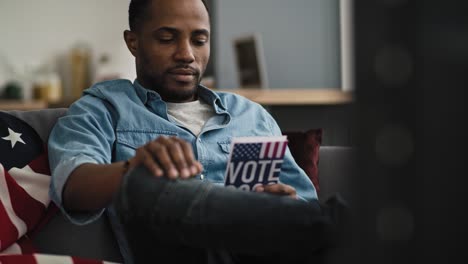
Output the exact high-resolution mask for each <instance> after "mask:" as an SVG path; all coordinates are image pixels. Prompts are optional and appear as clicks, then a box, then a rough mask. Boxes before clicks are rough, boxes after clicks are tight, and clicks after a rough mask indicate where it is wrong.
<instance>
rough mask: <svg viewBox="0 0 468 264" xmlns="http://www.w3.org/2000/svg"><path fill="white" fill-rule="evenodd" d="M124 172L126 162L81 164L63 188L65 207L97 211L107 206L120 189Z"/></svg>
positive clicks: (68, 209) (69, 209) (72, 209)
mask: <svg viewBox="0 0 468 264" xmlns="http://www.w3.org/2000/svg"><path fill="white" fill-rule="evenodd" d="M124 173H125V167H124V162H116V163H112V164H90V163H86V164H83V165H81V166H79V167H78V168H76V169H75V170H74V171H73V172H72V173H71V175H70V177H69V178H68V180H67V183H66V184H65V187H64V189H63V194H62V197H63V206H64V208H65V209H66V210H67V211H95V210H99V209H101V208H104V207H106V206H107V205H108V204H109V203H110V202H111V200H112V197H113V195H114V193H115V192H117V190H118V189H119V186H120V182H121V179H122V176H123V174H124Z"/></svg>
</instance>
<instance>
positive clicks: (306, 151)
mask: <svg viewBox="0 0 468 264" xmlns="http://www.w3.org/2000/svg"><path fill="white" fill-rule="evenodd" d="M283 134H284V135H286V136H287V137H288V146H289V149H290V150H291V154H292V155H293V157H294V159H295V160H296V162H297V164H298V165H299V166H300V167H301V168H302V169H303V170H304V172H305V173H306V174H307V176H309V178H310V180H311V181H312V183H313V184H314V186H315V189H316V190H317V192H319V191H320V186H319V172H318V163H319V149H320V145H321V144H322V134H323V129H321V128H318V129H310V130H307V131H304V132H302V131H286V132H283Z"/></svg>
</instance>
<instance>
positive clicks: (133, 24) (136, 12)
mask: <svg viewBox="0 0 468 264" xmlns="http://www.w3.org/2000/svg"><path fill="white" fill-rule="evenodd" d="M151 1H152V0H131V1H130V5H129V7H128V24H129V26H130V30H131V31H135V30H138V28H139V27H140V25H141V23H142V22H143V21H144V20H145V19H146V15H147V14H146V12H145V11H146V8H147V7H148V5H149V4H150V3H151ZM201 1H202V3H203V5H205V8H206V11H208V16H209V15H210V9H209V7H208V5H207V4H206V0H201Z"/></svg>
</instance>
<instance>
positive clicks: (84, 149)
mask: <svg viewBox="0 0 468 264" xmlns="http://www.w3.org/2000/svg"><path fill="white" fill-rule="evenodd" d="M198 96H199V98H200V99H201V100H203V101H204V102H206V103H208V104H210V105H211V106H212V107H213V109H214V111H215V115H214V116H213V117H211V118H210V119H209V120H208V121H207V122H206V124H205V125H204V127H203V129H202V131H201V133H200V134H199V135H198V136H195V135H194V134H193V133H192V132H190V130H188V129H186V128H184V127H182V126H180V125H178V124H177V123H176V122H175V121H174V120H172V119H171V117H169V116H168V114H167V108H166V103H165V102H164V101H163V100H162V99H161V96H160V95H159V94H158V93H156V92H155V91H152V90H148V89H145V88H144V87H142V86H141V85H140V84H139V83H138V82H137V81H135V82H134V83H133V84H132V83H131V82H130V81H128V80H113V81H105V82H101V83H97V84H95V85H94V86H92V87H91V88H89V89H87V90H85V91H84V94H83V97H82V98H80V99H79V100H77V101H76V102H75V103H74V104H72V105H71V106H70V108H69V109H68V112H67V114H66V115H65V116H63V117H61V118H60V119H59V120H58V121H57V124H56V125H55V127H54V128H53V130H52V132H51V134H50V137H49V142H48V147H49V162H50V168H51V171H52V180H51V188H50V197H51V199H52V200H53V201H54V202H55V203H56V204H57V205H59V207H61V210H62V212H63V213H64V214H65V215H66V216H67V217H68V218H69V219H70V220H71V221H72V222H73V223H75V224H87V223H89V222H92V221H94V220H95V219H97V218H98V217H99V216H100V215H101V214H102V212H103V211H104V209H102V210H100V211H99V212H93V213H89V214H76V213H73V214H71V213H68V212H66V211H65V210H64V209H63V204H62V191H63V187H64V185H65V183H66V181H67V179H68V177H69V175H70V174H71V172H72V171H73V170H74V169H75V168H77V167H78V166H79V165H81V164H84V163H94V164H109V163H112V162H116V161H122V160H127V159H129V158H131V157H133V156H134V155H135V151H136V149H137V148H138V147H140V146H142V145H144V144H146V143H147V142H149V141H151V140H154V139H156V138H158V137H159V136H163V135H164V136H177V137H180V138H182V139H184V140H186V141H187V142H189V143H191V145H192V148H193V150H194V154H195V157H196V158H197V160H198V161H200V163H201V164H202V165H203V168H204V170H203V172H202V173H201V174H200V175H197V176H196V178H197V179H199V180H201V181H210V182H213V183H215V184H224V174H225V171H226V164H227V160H228V157H229V152H230V143H231V139H232V138H233V137H241V136H279V135H281V130H280V128H279V127H278V125H277V124H276V122H275V120H274V119H273V118H272V117H271V115H270V114H269V113H268V112H267V111H266V110H265V109H264V108H263V107H262V106H260V105H259V104H256V103H254V102H252V101H249V100H247V99H246V98H244V97H241V96H238V95H235V94H232V93H222V92H214V91H212V90H209V89H207V88H205V87H203V86H201V85H200V86H199V87H198ZM279 179H280V182H281V183H284V184H288V185H291V186H293V187H294V188H295V189H296V192H297V195H298V196H299V197H300V198H302V199H304V200H313V199H317V194H316V191H315V188H314V186H313V184H312V182H311V181H310V179H309V178H308V177H307V175H306V174H305V173H304V171H303V170H302V169H301V168H300V167H299V166H298V165H297V164H296V162H295V161H294V159H293V157H292V156H291V153H290V151H289V149H287V151H286V154H285V157H284V163H283V165H282V169H281V174H280V177H279ZM109 217H110V220H111V223H112V225H113V228H114V232H115V233H116V237H117V239H118V242H119V246H120V249H121V252H122V255H123V257H124V259H125V260H126V262H127V260H129V254H128V247H127V245H126V242H125V237H124V236H123V232H122V229H121V227H120V225H119V223H118V220H117V218H116V215H115V212H114V210H113V208H109ZM129 262H130V261H129Z"/></svg>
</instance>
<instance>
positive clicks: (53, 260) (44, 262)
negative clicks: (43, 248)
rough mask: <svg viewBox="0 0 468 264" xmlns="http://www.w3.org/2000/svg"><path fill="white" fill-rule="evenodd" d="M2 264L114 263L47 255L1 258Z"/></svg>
mask: <svg viewBox="0 0 468 264" xmlns="http://www.w3.org/2000/svg"><path fill="white" fill-rule="evenodd" d="M0 263H1V264H111V263H114V262H107V261H100V260H91V259H83V258H77V257H71V256H58V255H46V254H28V255H10V256H0Z"/></svg>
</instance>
